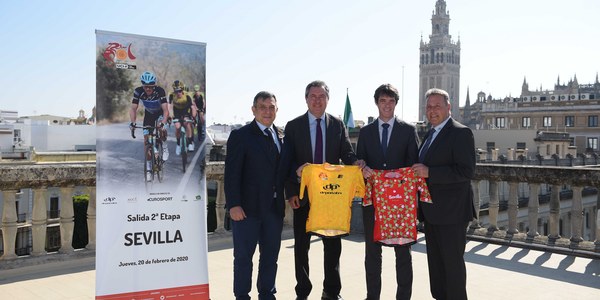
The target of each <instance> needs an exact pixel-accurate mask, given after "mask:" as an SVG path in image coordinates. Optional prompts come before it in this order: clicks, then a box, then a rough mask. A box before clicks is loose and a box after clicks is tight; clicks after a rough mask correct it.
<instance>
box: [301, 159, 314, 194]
mask: <svg viewBox="0 0 600 300" xmlns="http://www.w3.org/2000/svg"><path fill="white" fill-rule="evenodd" d="M312 169H313V168H312V165H308V166H306V167H304V168H303V169H302V177H301V179H300V193H299V194H298V198H300V199H303V198H304V189H305V188H306V186H308V185H309V184H310V174H311V172H312Z"/></svg>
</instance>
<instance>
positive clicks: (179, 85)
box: [173, 80, 185, 91]
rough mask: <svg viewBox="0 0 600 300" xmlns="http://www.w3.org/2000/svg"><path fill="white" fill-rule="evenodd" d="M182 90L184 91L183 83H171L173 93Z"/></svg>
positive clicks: (179, 81)
mask: <svg viewBox="0 0 600 300" xmlns="http://www.w3.org/2000/svg"><path fill="white" fill-rule="evenodd" d="M184 89H185V85H184V84H183V81H181V80H175V81H173V90H174V91H178V90H184Z"/></svg>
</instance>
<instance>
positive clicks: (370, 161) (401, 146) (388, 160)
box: [356, 119, 419, 170]
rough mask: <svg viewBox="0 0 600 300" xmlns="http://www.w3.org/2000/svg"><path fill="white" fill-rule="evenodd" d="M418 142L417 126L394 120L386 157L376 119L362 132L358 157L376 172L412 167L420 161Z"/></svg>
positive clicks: (357, 148)
mask: <svg viewBox="0 0 600 300" xmlns="http://www.w3.org/2000/svg"><path fill="white" fill-rule="evenodd" d="M418 141H419V137H418V136H417V131H416V129H415V126H413V125H410V124H407V123H405V122H404V121H400V120H398V119H394V127H393V128H392V133H391V134H390V136H389V139H388V146H387V151H386V155H385V156H384V155H383V149H382V148H381V136H380V135H379V120H378V119H375V121H374V122H372V123H371V124H369V125H367V126H365V127H363V128H362V129H361V130H360V133H359V135H358V145H357V146H356V156H357V157H358V158H359V159H363V160H364V161H365V162H366V164H367V166H369V168H371V169H375V170H392V169H398V168H404V167H410V166H412V165H413V164H414V163H416V162H417V160H418V150H417V147H418Z"/></svg>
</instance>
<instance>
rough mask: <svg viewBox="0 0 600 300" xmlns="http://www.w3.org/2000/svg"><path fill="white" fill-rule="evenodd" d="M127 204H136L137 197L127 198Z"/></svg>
mask: <svg viewBox="0 0 600 300" xmlns="http://www.w3.org/2000/svg"><path fill="white" fill-rule="evenodd" d="M127 202H128V203H137V197H133V198H127Z"/></svg>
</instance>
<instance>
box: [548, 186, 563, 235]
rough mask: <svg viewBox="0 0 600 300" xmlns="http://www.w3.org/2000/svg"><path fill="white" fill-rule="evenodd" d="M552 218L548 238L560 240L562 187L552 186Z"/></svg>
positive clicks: (549, 220) (549, 222)
mask: <svg viewBox="0 0 600 300" xmlns="http://www.w3.org/2000/svg"><path fill="white" fill-rule="evenodd" d="M548 206H549V208H550V216H549V217H548V227H549V228H548V238H550V239H558V238H560V234H559V233H560V231H559V226H560V185H556V184H554V185H552V191H551V193H550V203H548Z"/></svg>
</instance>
